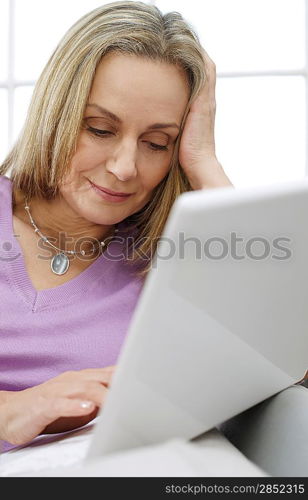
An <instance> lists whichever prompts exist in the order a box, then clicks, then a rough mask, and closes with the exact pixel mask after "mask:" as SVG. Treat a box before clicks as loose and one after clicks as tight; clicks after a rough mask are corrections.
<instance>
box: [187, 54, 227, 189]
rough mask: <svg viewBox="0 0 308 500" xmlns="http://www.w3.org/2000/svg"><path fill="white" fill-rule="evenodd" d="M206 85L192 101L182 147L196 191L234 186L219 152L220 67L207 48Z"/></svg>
mask: <svg viewBox="0 0 308 500" xmlns="http://www.w3.org/2000/svg"><path fill="white" fill-rule="evenodd" d="M203 59H204V65H205V72H206V82H205V85H204V86H203V88H202V89H201V91H200V92H199V94H198V96H197V97H196V98H195V99H194V101H193V102H192V105H191V107H190V110H189V113H188V115H187V118H186V121H185V125H184V129H183V133H182V137H181V142H180V146H179V162H180V165H181V167H182V168H183V170H184V172H185V173H186V175H187V177H188V180H189V182H190V185H191V187H192V188H193V189H204V188H210V187H222V186H232V183H231V181H230V180H229V178H228V177H227V175H226V174H225V172H224V170H223V168H222V166H221V164H220V163H219V162H218V160H217V158H216V153H215V138H214V128H215V114H216V100H215V85H216V67H215V64H214V62H213V61H212V60H211V59H210V57H209V56H208V55H207V53H206V52H205V50H204V49H203Z"/></svg>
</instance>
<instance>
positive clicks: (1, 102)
mask: <svg viewBox="0 0 308 500" xmlns="http://www.w3.org/2000/svg"><path fill="white" fill-rule="evenodd" d="M0 137H1V141H0V162H2V161H3V160H4V158H5V156H6V154H7V152H8V100H7V91H6V90H5V89H0Z"/></svg>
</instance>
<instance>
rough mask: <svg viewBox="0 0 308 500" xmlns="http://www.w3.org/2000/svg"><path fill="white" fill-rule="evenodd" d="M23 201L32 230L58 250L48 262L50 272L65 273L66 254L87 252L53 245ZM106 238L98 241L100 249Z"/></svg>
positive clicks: (67, 259)
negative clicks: (63, 248)
mask: <svg viewBox="0 0 308 500" xmlns="http://www.w3.org/2000/svg"><path fill="white" fill-rule="evenodd" d="M25 203H26V204H25V207H24V208H25V210H26V212H27V214H28V216H29V219H30V222H31V225H32V226H33V228H34V232H35V233H37V234H38V235H39V236H40V237H41V238H42V240H43V241H44V242H45V243H47V244H48V245H50V246H51V247H52V248H54V249H55V250H57V252H58V253H57V254H56V255H54V256H53V258H52V259H51V262H50V268H51V270H52V272H53V273H54V274H57V275H62V274H65V273H66V271H67V270H68V268H69V266H70V261H69V258H68V256H67V255H66V254H68V255H82V256H85V255H87V253H86V252H85V251H84V250H80V252H77V251H76V250H62V249H61V248H59V247H57V246H56V245H54V244H53V243H52V242H51V241H49V239H48V238H47V236H45V235H44V234H42V232H41V231H40V230H39V228H38V227H37V225H36V224H35V222H34V220H33V217H32V215H31V212H30V207H29V204H28V201H27V200H25ZM118 231H119V230H118V229H115V230H114V233H117V232H118ZM106 240H107V238H105V240H103V241H100V242H99V245H100V249H101V250H103V249H104V247H106V243H105V241H106Z"/></svg>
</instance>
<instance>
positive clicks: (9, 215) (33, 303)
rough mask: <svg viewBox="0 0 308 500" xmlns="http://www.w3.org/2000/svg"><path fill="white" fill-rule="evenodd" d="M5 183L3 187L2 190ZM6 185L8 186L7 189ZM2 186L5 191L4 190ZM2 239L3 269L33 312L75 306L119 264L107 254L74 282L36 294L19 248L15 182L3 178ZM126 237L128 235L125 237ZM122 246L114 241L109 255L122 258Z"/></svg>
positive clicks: (106, 278)
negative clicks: (79, 299) (83, 295)
mask: <svg viewBox="0 0 308 500" xmlns="http://www.w3.org/2000/svg"><path fill="white" fill-rule="evenodd" d="M3 183H4V186H3ZM5 183H8V184H9V185H7V186H5ZM1 184H2V186H3V187H5V189H3V187H2V189H1ZM0 191H1V196H0V237H1V240H2V248H3V249H4V251H5V252H3V251H2V258H1V259H0V260H1V261H2V265H5V266H7V276H8V279H9V281H10V282H11V283H12V284H13V286H14V287H15V289H16V290H17V292H18V294H19V295H20V296H21V297H22V299H23V301H24V302H25V303H26V304H28V306H30V308H31V310H32V312H38V311H41V310H43V309H50V308H57V307H63V306H64V305H65V303H68V302H72V301H74V299H75V298H76V297H77V296H79V295H81V294H84V293H87V291H88V290H89V288H92V287H93V286H95V284H96V282H97V281H98V280H99V279H101V278H103V279H104V280H108V279H109V278H108V275H109V274H110V273H111V271H112V269H114V266H115V265H117V264H119V262H117V261H116V260H115V259H110V258H107V255H106V252H104V253H103V254H102V255H100V256H99V257H98V258H97V259H96V260H95V261H94V262H93V264H91V265H90V266H89V267H87V268H86V269H85V270H84V271H82V272H81V273H80V274H78V275H77V276H76V277H74V278H72V279H71V280H69V281H67V282H66V283H63V284H62V285H59V286H57V287H54V288H47V289H44V290H36V288H35V287H34V286H33V283H32V281H31V279H30V277H29V275H28V272H27V270H26V265H25V260H24V256H23V252H22V249H21V246H20V244H19V243H18V240H17V238H16V236H15V234H14V226H13V210H12V181H11V180H10V179H9V178H8V177H5V176H0ZM123 226H125V221H124V222H122V223H120V224H118V225H117V229H118V230H119V231H118V233H117V237H118V236H121V237H123V236H124V234H123V233H122V229H123ZM126 235H127V233H126ZM120 246H121V248H122V245H121V243H119V241H116V238H115V240H112V241H111V242H110V243H109V245H108V253H109V255H119V249H120Z"/></svg>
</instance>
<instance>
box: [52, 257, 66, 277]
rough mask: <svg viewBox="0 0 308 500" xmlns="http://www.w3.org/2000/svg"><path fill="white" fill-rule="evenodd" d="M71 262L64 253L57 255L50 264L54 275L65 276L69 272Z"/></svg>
mask: <svg viewBox="0 0 308 500" xmlns="http://www.w3.org/2000/svg"><path fill="white" fill-rule="evenodd" d="M69 265H70V261H69V259H68V257H67V256H66V255H65V254H64V253H57V255H55V256H54V257H53V258H52V260H51V263H50V267H51V270H52V272H53V273H54V274H58V275H61V274H64V273H66V271H67V270H68V268H69Z"/></svg>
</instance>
